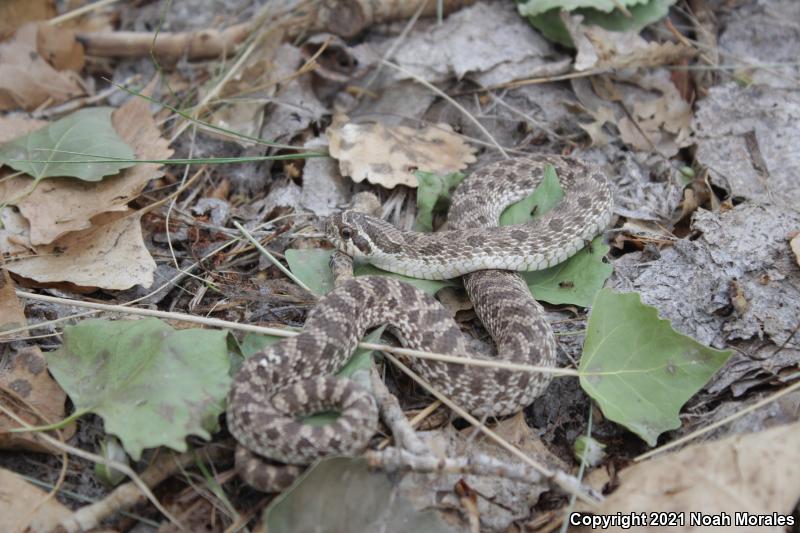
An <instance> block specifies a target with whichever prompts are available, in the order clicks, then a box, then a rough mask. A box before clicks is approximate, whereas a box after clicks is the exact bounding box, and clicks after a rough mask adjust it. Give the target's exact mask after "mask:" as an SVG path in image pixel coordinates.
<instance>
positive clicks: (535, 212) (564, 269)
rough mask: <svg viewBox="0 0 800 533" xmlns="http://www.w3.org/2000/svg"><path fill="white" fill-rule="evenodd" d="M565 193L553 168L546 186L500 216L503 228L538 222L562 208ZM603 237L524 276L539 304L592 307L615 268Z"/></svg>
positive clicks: (544, 182)
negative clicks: (561, 260)
mask: <svg viewBox="0 0 800 533" xmlns="http://www.w3.org/2000/svg"><path fill="white" fill-rule="evenodd" d="M562 198H564V191H563V190H562V189H561V185H560V184H559V182H558V175H557V174H556V170H555V168H554V167H553V166H552V165H548V166H547V168H546V169H545V171H544V176H543V177H542V182H541V183H540V184H539V186H538V187H537V188H536V190H535V191H533V193H532V194H531V195H529V196H528V197H527V198H525V199H523V200H520V201H519V202H517V203H515V204H513V205H511V206H509V207H508V208H507V209H506V210H505V211H503V214H502V215H501V216H500V225H501V226H507V225H511V224H524V223H526V222H530V221H531V220H535V219H536V218H538V217H540V216H542V215H543V214H545V213H546V212H547V211H549V210H550V209H552V208H553V207H555V206H556V205H558V203H559V202H560V201H561V199H562ZM608 249H609V247H608V245H606V244H604V243H603V237H602V236H600V237H596V238H595V239H594V241H592V244H591V245H590V246H587V247H586V248H584V249H583V250H581V251H579V252H578V253H577V254H575V255H574V256H572V257H570V258H569V259H567V260H566V261H564V262H563V263H559V264H558V265H556V266H554V267H551V268H547V269H545V270H539V271H536V272H521V274H522V277H523V278H524V279H525V282H526V283H527V284H528V288H529V289H530V291H531V293H532V294H533V296H534V297H535V298H536V299H537V300H542V301H545V302H549V303H551V304H554V305H559V304H570V305H580V306H582V307H588V306H589V305H591V303H592V300H593V299H594V295H595V294H596V293H597V291H598V290H600V289H601V288H602V287H603V284H605V282H606V280H607V279H608V277H609V276H610V275H611V272H613V271H614V267H612V266H611V265H610V264H608V263H606V262H605V261H604V260H603V259H604V257H605V255H606V253H608Z"/></svg>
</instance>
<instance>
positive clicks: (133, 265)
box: [8, 213, 156, 290]
mask: <svg viewBox="0 0 800 533" xmlns="http://www.w3.org/2000/svg"><path fill="white" fill-rule="evenodd" d="M92 222H93V224H94V225H93V227H92V228H90V229H88V230H85V231H81V232H77V233H70V234H67V235H65V236H64V237H61V238H60V239H58V240H57V241H55V242H53V243H52V244H49V245H44V246H39V247H37V249H36V251H37V253H38V255H37V256H35V257H27V258H22V259H19V260H17V261H14V262H13V263H11V264H9V265H8V269H9V270H10V271H11V272H13V273H15V274H17V275H19V276H22V277H25V278H29V279H32V280H35V281H37V282H39V283H60V282H67V283H72V284H74V285H78V286H80V287H100V288H103V289H114V290H124V289H129V288H131V287H133V286H134V285H141V286H143V287H149V286H150V285H152V284H153V273H154V272H155V270H156V263H155V261H153V258H152V257H150V252H148V251H147V247H146V246H145V244H144V239H143V238H142V227H141V216H139V215H136V214H129V215H126V214H120V213H108V214H103V215H98V216H97V217H95V218H94V219H93V221H92Z"/></svg>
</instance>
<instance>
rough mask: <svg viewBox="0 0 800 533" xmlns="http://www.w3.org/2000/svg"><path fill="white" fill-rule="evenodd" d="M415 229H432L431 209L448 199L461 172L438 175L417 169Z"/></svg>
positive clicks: (459, 178)
mask: <svg viewBox="0 0 800 533" xmlns="http://www.w3.org/2000/svg"><path fill="white" fill-rule="evenodd" d="M414 176H416V178H417V182H418V183H419V186H418V187H417V221H416V226H415V228H414V229H415V230H416V231H433V211H434V209H436V208H437V206H441V205H443V204H445V203H446V202H447V201H448V200H450V191H451V189H452V188H453V187H455V186H456V185H458V184H459V183H460V182H461V180H463V179H464V174H462V173H461V172H452V173H450V174H447V175H446V176H440V175H438V174H433V173H431V172H423V171H421V170H418V171H417V172H414Z"/></svg>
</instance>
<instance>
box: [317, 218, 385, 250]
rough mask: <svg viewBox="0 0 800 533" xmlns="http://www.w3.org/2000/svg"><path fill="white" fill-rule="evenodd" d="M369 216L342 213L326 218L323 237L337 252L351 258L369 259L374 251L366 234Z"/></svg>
mask: <svg viewBox="0 0 800 533" xmlns="http://www.w3.org/2000/svg"><path fill="white" fill-rule="evenodd" d="M371 218H372V217H370V216H369V215H365V214H364V213H359V212H357V211H342V212H341V213H336V214H333V215H331V216H330V217H328V219H327V221H326V223H325V236H326V238H327V239H328V240H329V241H330V242H331V244H333V245H334V246H335V247H336V248H337V249H338V250H340V251H342V252H344V253H346V254H347V255H349V256H351V257H353V258H363V259H369V257H371V256H372V253H373V250H374V249H375V247H374V245H373V243H372V240H371V239H370V235H369V233H368V232H367V229H366V228H367V223H368V221H369V219H371Z"/></svg>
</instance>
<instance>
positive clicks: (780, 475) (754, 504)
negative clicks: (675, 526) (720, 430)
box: [578, 423, 800, 532]
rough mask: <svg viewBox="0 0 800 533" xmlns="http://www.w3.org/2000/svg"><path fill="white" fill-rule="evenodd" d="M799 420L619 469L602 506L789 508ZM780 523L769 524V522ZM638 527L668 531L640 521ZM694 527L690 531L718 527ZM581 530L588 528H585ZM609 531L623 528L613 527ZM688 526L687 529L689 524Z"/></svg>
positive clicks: (799, 446)
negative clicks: (615, 485) (617, 481)
mask: <svg viewBox="0 0 800 533" xmlns="http://www.w3.org/2000/svg"><path fill="white" fill-rule="evenodd" d="M798 477H800V423H794V424H789V425H785V426H779V427H776V428H772V429H769V430H767V431H762V432H759V433H750V434H745V435H736V436H734V437H730V438H727V439H724V440H721V441H717V442H709V443H704V444H697V445H694V446H690V447H688V448H685V449H683V450H681V451H679V452H677V453H673V454H669V455H666V456H662V457H659V458H656V459H653V460H650V461H646V462H644V463H640V464H636V465H634V466H632V467H630V468H626V469H625V470H623V471H622V472H620V474H619V479H620V481H621V486H620V487H619V489H617V491H616V492H614V493H613V494H611V496H609V497H608V498H607V499H606V500H605V501H604V502H603V503H602V504H601V506H600V508H598V509H592V512H593V513H595V514H597V515H601V514H609V515H613V514H614V513H622V514H623V515H625V514H628V513H641V512H642V510H647V514H648V516H649V514H650V513H651V512H659V511H662V512H677V513H682V516H685V517H686V526H687V527H688V526H689V514H688V513H690V512H697V513H703V514H705V515H709V514H719V513H724V514H726V515H730V516H731V517H734V516H735V514H736V513H737V512H738V513H749V514H750V515H754V514H763V515H766V516H767V517H770V518H772V517H773V513H779V514H789V513H791V511H792V508H793V507H794V505H795V503H796V502H797V499H798V497H800V485H798V483H797V479H798ZM769 525H776V524H765V526H769ZM636 530H637V531H642V532H647V531H666V530H667V528H659V527H641V528H637V529H636ZM719 530H720V529H718V528H716V527H706V528H704V527H695V528H692V529H691V531H719ZM755 530H758V531H769V532H778V531H784V530H785V529H784V528H783V527H772V528H769V527H753V526H745V527H735V526H734V527H726V528H725V531H755ZM578 531H590V530H589V528H582V529H579V530H578ZM605 531H609V532H612V531H623V530H622V529H621V528H618V527H617V528H613V527H612V528H610V529H606V530H605ZM687 531H688V529H687Z"/></svg>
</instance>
